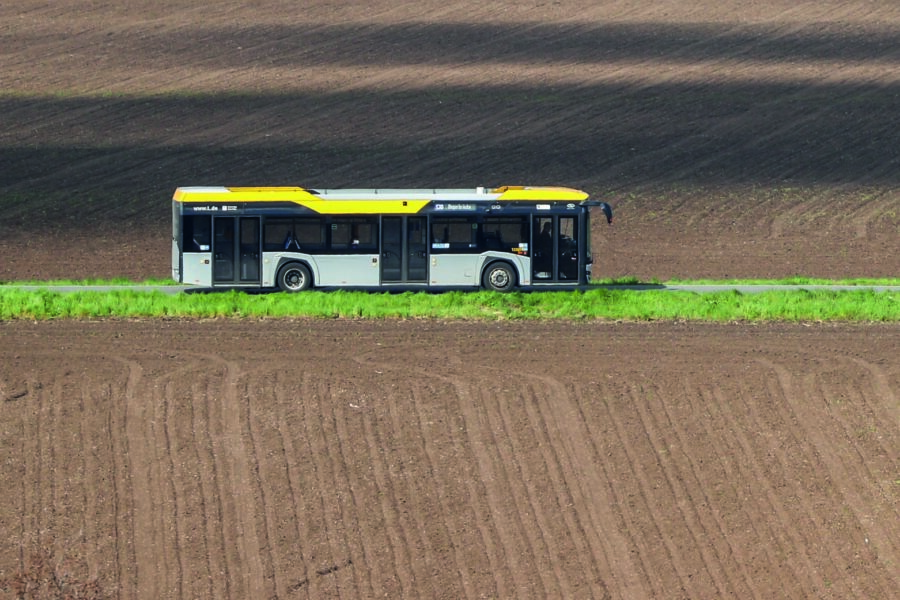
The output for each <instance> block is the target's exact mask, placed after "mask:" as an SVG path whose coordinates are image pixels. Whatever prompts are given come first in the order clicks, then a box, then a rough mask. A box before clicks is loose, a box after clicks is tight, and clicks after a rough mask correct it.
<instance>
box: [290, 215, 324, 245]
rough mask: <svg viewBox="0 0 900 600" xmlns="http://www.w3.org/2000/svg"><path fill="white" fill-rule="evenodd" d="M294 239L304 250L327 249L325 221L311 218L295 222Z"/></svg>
mask: <svg viewBox="0 0 900 600" xmlns="http://www.w3.org/2000/svg"><path fill="white" fill-rule="evenodd" d="M294 239H295V240H297V243H298V244H299V245H300V247H301V248H303V249H304V250H322V249H324V248H325V221H324V219H318V218H309V219H297V220H296V221H294Z"/></svg>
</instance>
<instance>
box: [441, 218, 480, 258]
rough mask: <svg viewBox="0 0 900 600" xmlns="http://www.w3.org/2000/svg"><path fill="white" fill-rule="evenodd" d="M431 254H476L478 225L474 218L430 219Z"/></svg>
mask: <svg viewBox="0 0 900 600" xmlns="http://www.w3.org/2000/svg"><path fill="white" fill-rule="evenodd" d="M431 252H432V254H466V253H470V252H472V253H475V252H478V223H477V222H476V221H475V218H474V217H469V218H466V217H434V218H433V219H431Z"/></svg>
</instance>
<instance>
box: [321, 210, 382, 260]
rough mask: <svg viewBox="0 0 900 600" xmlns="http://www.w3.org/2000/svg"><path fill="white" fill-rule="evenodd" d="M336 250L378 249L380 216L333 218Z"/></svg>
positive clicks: (368, 250)
mask: <svg viewBox="0 0 900 600" xmlns="http://www.w3.org/2000/svg"><path fill="white" fill-rule="evenodd" d="M331 250H332V251H334V252H347V253H354V252H363V253H371V252H377V251H378V217H335V218H334V219H332V220H331Z"/></svg>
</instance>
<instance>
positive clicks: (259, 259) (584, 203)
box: [172, 186, 612, 292]
mask: <svg viewBox="0 0 900 600" xmlns="http://www.w3.org/2000/svg"><path fill="white" fill-rule="evenodd" d="M592 206H597V207H599V208H600V209H601V210H602V212H603V213H604V215H605V217H606V220H607V222H608V223H611V222H612V210H611V209H610V207H609V205H608V204H606V203H605V202H596V201H592V200H590V199H589V197H588V194H586V193H585V192H582V191H580V190H575V189H571V188H564V187H525V186H504V187H498V188H481V187H479V188H474V189H319V190H314V189H304V188H298V187H254V188H246V187H244V188H239V187H180V188H178V189H177V190H175V195H174V197H173V201H172V277H173V279H175V281H178V282H181V283H185V284H194V285H198V286H203V287H244V288H279V289H281V290H285V291H290V292H297V291H301V290H305V289H308V288H312V287H354V288H387V287H407V288H413V289H416V288H420V289H431V288H461V287H472V288H475V287H479V286H481V287H484V288H486V289H489V290H496V291H509V290H512V289H516V288H518V287H524V288H529V287H544V286H578V285H584V284H586V283H588V281H589V279H590V276H591V265H592V263H593V256H592V254H591V236H590V231H591V224H590V208H591V207H592Z"/></svg>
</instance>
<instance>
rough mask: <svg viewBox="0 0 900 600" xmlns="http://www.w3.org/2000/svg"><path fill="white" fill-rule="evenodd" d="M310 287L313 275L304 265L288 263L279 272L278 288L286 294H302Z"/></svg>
mask: <svg viewBox="0 0 900 600" xmlns="http://www.w3.org/2000/svg"><path fill="white" fill-rule="evenodd" d="M310 286H312V275H311V274H310V272H309V268H308V267H307V266H306V265H304V264H302V263H288V264H286V265H284V266H283V267H281V270H280V271H278V288H279V289H280V290H282V291H284V292H302V291H303V290H307V289H309V288H310Z"/></svg>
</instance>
